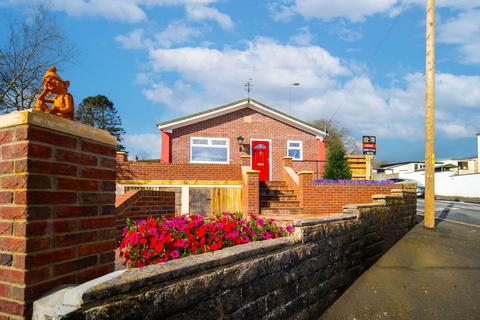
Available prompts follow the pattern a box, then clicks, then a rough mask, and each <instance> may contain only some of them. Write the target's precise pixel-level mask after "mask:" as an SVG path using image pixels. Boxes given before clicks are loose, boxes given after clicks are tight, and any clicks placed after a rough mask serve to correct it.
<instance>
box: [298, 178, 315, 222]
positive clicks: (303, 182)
mask: <svg viewBox="0 0 480 320" xmlns="http://www.w3.org/2000/svg"><path fill="white" fill-rule="evenodd" d="M312 192H314V190H313V171H300V172H299V173H298V201H299V202H300V207H301V208H303V213H305V214H310V213H315V207H314V206H315V203H314V202H313V198H312V197H310V195H311V194H312ZM310 199H312V201H310Z"/></svg>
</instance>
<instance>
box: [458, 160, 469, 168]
mask: <svg viewBox="0 0 480 320" xmlns="http://www.w3.org/2000/svg"><path fill="white" fill-rule="evenodd" d="M458 169H460V170H468V161H458Z"/></svg>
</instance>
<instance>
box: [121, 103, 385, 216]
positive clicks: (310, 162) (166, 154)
mask: <svg viewBox="0 0 480 320" xmlns="http://www.w3.org/2000/svg"><path fill="white" fill-rule="evenodd" d="M157 127H158V128H159V129H160V131H161V135H162V147H161V159H160V160H158V159H157V160H143V161H128V158H127V154H126V153H122V152H119V153H117V196H118V201H117V206H119V207H122V208H123V207H126V205H124V204H123V203H124V202H125V201H127V200H128V199H130V198H131V197H132V196H133V195H134V194H136V193H135V192H137V191H138V190H151V191H173V192H175V194H176V196H175V205H176V209H175V212H176V213H196V214H211V213H221V212H222V211H229V212H243V214H247V213H252V212H255V213H260V214H262V215H271V216H276V215H283V216H289V215H298V214H311V213H317V214H319V213H323V214H326V213H332V212H340V211H341V208H342V205H343V204H344V203H345V202H344V201H343V200H342V201H341V200H338V199H340V198H341V197H340V196H339V195H338V194H337V197H336V198H335V199H336V200H335V201H333V202H332V201H330V200H331V198H332V196H331V194H330V193H331V192H335V193H338V190H337V189H338V188H337V187H338V186H336V185H325V184H322V185H321V186H314V185H313V183H314V182H313V181H314V179H318V178H322V176H323V169H324V165H325V161H326V148H325V144H326V140H325V138H326V133H325V132H324V131H322V130H320V129H319V128H316V127H315V126H313V125H311V124H310V123H307V122H304V121H302V120H299V119H297V118H294V117H292V116H290V115H288V114H285V113H283V112H281V111H279V110H276V109H274V108H271V107H269V106H266V105H264V104H262V103H260V102H258V101H256V100H253V99H242V100H239V101H235V102H232V103H229V104H227V105H223V106H220V107H217V108H213V109H210V110H206V111H204V112H200V113H196V114H192V115H189V116H185V117H182V118H178V119H173V120H169V121H165V122H161V123H158V124H157ZM360 158H361V157H358V156H356V157H353V159H352V166H351V167H352V171H353V170H357V171H359V170H363V171H365V172H366V159H365V157H363V158H362V159H360ZM362 161H363V162H362ZM363 171H362V172H363ZM355 172H356V171H354V172H353V173H355ZM359 172H360V171H359ZM354 177H355V178H356V179H365V173H364V174H363V175H362V174H358V173H357V174H354ZM358 186H359V185H354V184H352V185H351V186H350V187H347V188H346V189H345V190H346V191H345V194H344V200H345V201H347V199H348V201H355V203H362V202H365V201H366V202H368V201H371V193H372V194H373V193H379V192H384V191H385V190H386V189H385V188H387V189H390V188H391V186H389V185H385V186H384V185H378V186H375V187H372V186H370V185H365V186H364V189H365V190H364V192H363V193H362V192H360V191H359V190H360V189H361V188H360V187H358ZM359 188H360V189H359ZM384 189H385V190H384ZM329 192H330V193H329ZM353 196H354V200H351V199H352V197H353ZM360 196H361V197H360ZM322 197H324V198H322ZM325 197H327V198H328V199H327V198H325ZM337 200H338V201H337ZM329 201H330V202H331V203H330V204H331V205H329ZM143 202H145V201H143V200H142V201H141V203H143ZM320 203H321V204H322V206H321V208H320V206H319V204H320ZM132 210H133V209H132ZM132 210H130V211H132ZM135 210H136V209H135ZM135 210H133V211H135ZM140 211H141V210H140ZM140 211H139V212H140ZM142 212H143V211H142ZM144 214H146V215H157V214H161V213H158V212H157V211H148V212H144Z"/></svg>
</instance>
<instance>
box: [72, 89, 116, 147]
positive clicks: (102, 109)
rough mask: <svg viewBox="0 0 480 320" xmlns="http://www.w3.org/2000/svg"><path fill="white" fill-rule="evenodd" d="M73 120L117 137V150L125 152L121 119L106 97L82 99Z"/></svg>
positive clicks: (98, 96)
mask: <svg viewBox="0 0 480 320" xmlns="http://www.w3.org/2000/svg"><path fill="white" fill-rule="evenodd" d="M75 119H76V120H77V121H78V122H81V123H84V124H88V125H90V126H92V127H95V128H99V129H102V130H105V131H108V132H110V134H111V135H113V136H115V137H117V149H118V150H119V151H124V150H125V146H124V145H123V144H122V142H123V137H122V135H124V134H125V130H124V129H123V128H122V119H121V118H120V116H119V115H118V113H117V109H116V108H115V106H114V105H113V102H112V101H110V100H109V99H108V98H107V97H105V96H102V95H97V96H95V97H87V98H85V99H83V101H82V102H81V103H80V104H79V105H78V108H77V111H76V112H75Z"/></svg>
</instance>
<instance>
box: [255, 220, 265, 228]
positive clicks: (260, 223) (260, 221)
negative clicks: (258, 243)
mask: <svg viewBox="0 0 480 320" xmlns="http://www.w3.org/2000/svg"><path fill="white" fill-rule="evenodd" d="M257 224H258V225H259V226H260V227H263V225H264V224H265V221H263V219H258V220H257Z"/></svg>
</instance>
